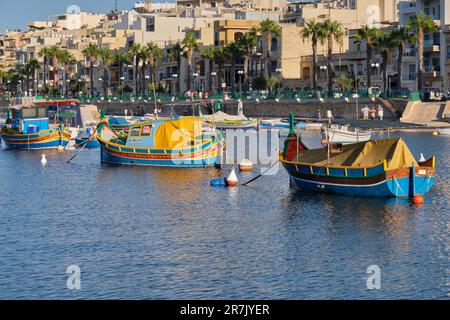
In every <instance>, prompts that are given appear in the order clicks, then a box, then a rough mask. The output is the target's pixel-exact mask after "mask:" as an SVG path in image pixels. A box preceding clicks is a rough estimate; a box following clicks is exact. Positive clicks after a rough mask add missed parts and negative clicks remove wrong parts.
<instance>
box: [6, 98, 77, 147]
mask: <svg viewBox="0 0 450 320" xmlns="http://www.w3.org/2000/svg"><path fill="white" fill-rule="evenodd" d="M11 112H12V116H11V117H9V110H8V119H7V124H6V125H5V127H4V128H3V129H2V130H1V132H0V137H1V138H2V140H3V141H4V142H5V144H6V147H7V148H15V149H26V150H36V149H52V148H57V147H59V146H63V147H65V146H66V145H67V144H68V143H69V141H70V136H71V135H70V132H69V131H68V130H64V129H63V128H61V127H57V128H50V123H49V118H48V106H46V105H35V104H24V105H18V106H13V107H12V108H11Z"/></svg>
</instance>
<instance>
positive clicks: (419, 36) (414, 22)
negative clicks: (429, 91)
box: [408, 12, 438, 90]
mask: <svg viewBox="0 0 450 320" xmlns="http://www.w3.org/2000/svg"><path fill="white" fill-rule="evenodd" d="M408 27H409V28H411V30H412V31H413V34H414V35H415V41H414V43H416V44H417V56H418V62H419V68H418V72H417V87H418V89H419V90H422V89H423V88H422V86H423V72H424V71H425V69H424V65H423V38H424V34H425V33H432V32H436V31H437V30H438V27H437V26H436V24H435V23H434V21H433V19H432V18H431V17H430V16H428V15H426V14H425V13H423V12H420V13H419V14H417V15H415V16H413V17H412V19H411V20H410V21H409V22H408Z"/></svg>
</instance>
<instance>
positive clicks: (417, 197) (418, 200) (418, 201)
mask: <svg viewBox="0 0 450 320" xmlns="http://www.w3.org/2000/svg"><path fill="white" fill-rule="evenodd" d="M413 203H414V204H423V197H422V196H421V195H420V194H416V195H415V196H414V198H413Z"/></svg>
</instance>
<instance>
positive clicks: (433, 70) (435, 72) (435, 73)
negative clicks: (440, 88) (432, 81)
mask: <svg viewBox="0 0 450 320" xmlns="http://www.w3.org/2000/svg"><path fill="white" fill-rule="evenodd" d="M423 75H424V76H426V77H433V78H439V77H440V76H441V68H440V66H435V65H426V66H424V73H423Z"/></svg>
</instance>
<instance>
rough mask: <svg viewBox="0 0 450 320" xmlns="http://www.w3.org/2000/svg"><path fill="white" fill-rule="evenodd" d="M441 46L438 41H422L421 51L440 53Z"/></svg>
mask: <svg viewBox="0 0 450 320" xmlns="http://www.w3.org/2000/svg"><path fill="white" fill-rule="evenodd" d="M440 49H441V44H440V42H439V41H435V40H433V39H428V40H424V41H423V50H424V51H425V52H440Z"/></svg>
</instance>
